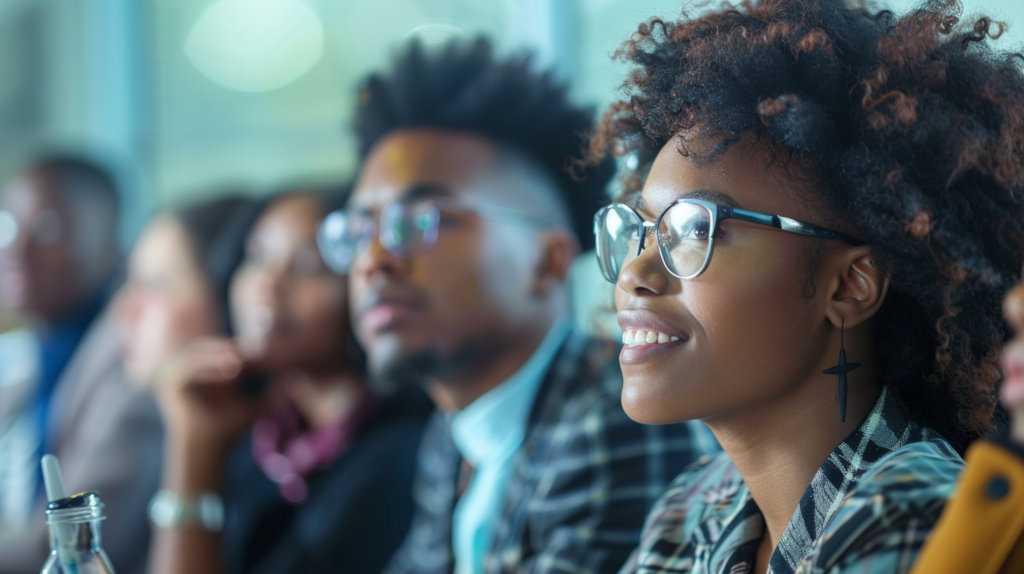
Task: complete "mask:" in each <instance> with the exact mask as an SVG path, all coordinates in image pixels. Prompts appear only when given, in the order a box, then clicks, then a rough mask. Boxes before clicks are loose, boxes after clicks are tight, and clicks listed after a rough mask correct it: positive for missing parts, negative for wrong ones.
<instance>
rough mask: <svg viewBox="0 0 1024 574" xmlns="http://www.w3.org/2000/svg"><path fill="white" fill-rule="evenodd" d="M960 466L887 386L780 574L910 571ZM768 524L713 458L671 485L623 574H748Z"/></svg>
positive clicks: (782, 556)
mask: <svg viewBox="0 0 1024 574" xmlns="http://www.w3.org/2000/svg"><path fill="white" fill-rule="evenodd" d="M962 467H963V461H962V460H961V459H960V456H959V455H957V454H956V452H955V451H954V450H953V448H952V447H950V446H949V444H948V443H947V442H946V441H945V440H944V439H943V438H942V437H940V436H939V435H938V434H937V433H935V432H934V431H931V430H929V429H926V428H922V427H920V426H918V425H917V424H915V423H914V422H913V421H911V419H910V416H909V413H908V412H907V411H906V409H905V408H904V407H903V405H902V404H900V402H899V401H898V399H897V398H896V396H895V395H894V394H893V392H892V391H891V390H890V389H889V388H888V387H885V388H883V390H882V393H881V395H880V396H879V398H878V402H877V403H876V404H875V406H874V408H873V409H872V411H871V413H870V414H869V415H868V417H867V419H866V420H865V421H864V423H863V424H862V425H861V426H860V428H858V429H857V430H856V431H854V433H853V434H851V435H850V436H849V437H847V438H846V440H844V441H843V442H842V444H840V445H839V446H838V447H836V449H835V450H834V451H832V453H831V454H830V455H829V457H828V459H827V460H826V461H825V463H824V464H823V465H822V466H821V468H820V469H818V472H817V473H816V474H815V476H814V479H813V480H812V481H811V484H810V486H808V487H807V490H806V491H805V492H804V494H803V497H802V498H801V499H800V503H799V505H798V507H797V510H796V512H795V513H794V514H793V517H792V518H791V519H790V521H789V524H788V526H787V527H786V530H785V531H784V532H783V533H782V539H781V540H780V541H779V545H778V547H777V548H776V550H775V553H774V554H773V555H772V558H771V562H770V563H769V568H768V572H769V573H774V574H793V573H798V574H819V573H828V574H853V573H855V572H858V573H860V572H864V573H867V572H871V573H873V574H895V573H905V572H909V571H910V568H911V565H912V564H913V562H914V559H915V558H916V557H917V553H918V552H919V551H920V550H921V546H922V545H923V544H924V541H925V538H926V537H927V536H928V533H929V532H930V531H931V529H932V527H933V526H934V525H935V523H936V521H937V520H938V518H939V515H940V514H941V512H942V509H943V507H944V506H945V503H946V500H947V499H948V498H949V497H950V495H951V493H952V491H953V488H954V486H955V484H956V480H957V476H958V475H959V474H960V470H961V469H962ZM763 536H764V518H763V517H762V515H761V512H760V510H758V508H757V504H756V503H755V502H754V499H753V498H751V495H750V490H749V489H748V488H747V487H746V485H745V484H744V483H743V477H741V476H740V474H739V472H738V471H737V470H736V467H735V466H734V465H733V464H732V462H731V461H730V460H729V458H728V457H727V456H725V455H724V454H721V455H718V456H715V457H708V459H707V460H704V461H702V462H701V463H700V464H699V465H696V466H695V467H694V468H692V469H690V470H688V471H687V472H686V473H684V474H682V475H680V476H679V478H677V479H676V480H675V482H673V484H672V486H671V487H670V488H669V490H668V491H667V492H666V493H665V495H664V496H663V497H662V499H661V500H660V501H658V504H657V506H656V508H655V510H654V511H653V512H652V513H651V515H650V516H649V517H648V519H647V524H646V526H645V527H644V534H643V541H642V542H641V544H640V547H639V548H638V549H637V551H636V552H635V553H634V554H633V556H631V557H630V560H629V562H628V563H627V565H626V566H625V567H624V568H623V569H622V572H623V573H634V572H636V573H644V574H651V573H655V572H658V573H675V574H683V573H686V574H711V573H714V574H745V573H747V572H751V571H752V570H753V569H752V565H753V564H754V561H755V557H756V553H757V548H758V545H759V544H760V542H761V539H762V537H763Z"/></svg>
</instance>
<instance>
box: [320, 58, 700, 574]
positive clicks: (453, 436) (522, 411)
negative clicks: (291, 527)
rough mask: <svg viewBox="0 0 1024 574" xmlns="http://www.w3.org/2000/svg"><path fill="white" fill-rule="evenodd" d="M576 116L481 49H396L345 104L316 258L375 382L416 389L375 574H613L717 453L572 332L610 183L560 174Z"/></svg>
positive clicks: (574, 141)
mask: <svg viewBox="0 0 1024 574" xmlns="http://www.w3.org/2000/svg"><path fill="white" fill-rule="evenodd" d="M591 129H592V114H591V112H590V111H589V110H586V109H580V108H578V107H576V106H574V105H572V104H571V103H570V102H569V101H568V98H567V95H566V90H565V88H564V87H563V86H562V85H560V84H559V83H557V82H556V81H554V79H553V78H552V77H551V76H550V75H546V74H541V73H538V72H535V71H534V70H532V69H531V66H530V62H529V59H528V58H525V57H522V58H513V59H509V60H504V61H501V60H497V59H495V58H494V56H493V54H492V50H491V47H490V45H489V44H488V43H487V42H486V41H484V40H478V41H476V42H472V43H458V42H457V43H452V44H449V45H447V46H445V47H443V48H441V49H440V50H439V51H437V52H429V51H428V50H426V49H425V48H423V47H422V46H421V45H420V44H418V43H414V44H412V45H411V46H410V47H409V48H408V49H407V50H406V51H405V52H404V53H403V54H402V55H401V56H400V57H399V58H398V59H397V60H396V61H395V63H394V69H393V70H392V71H391V72H390V73H388V74H374V75H372V76H370V78H369V79H368V80H367V81H366V83H365V84H364V86H363V88H362V89H361V91H360V93H359V108H358V111H357V113H356V130H357V132H358V134H359V138H360V145H361V152H362V160H363V163H362V168H361V172H360V175H359V178H358V182H357V185H356V188H355V190H354V193H353V195H352V198H351V200H350V201H349V204H348V206H347V207H346V208H345V209H344V210H342V211H339V212H335V213H334V214H332V215H331V216H329V217H328V218H327V219H326V220H325V222H324V225H323V228H322V230H321V251H322V252H323V253H324V256H325V259H326V260H327V261H329V262H330V263H331V264H332V266H333V267H334V268H335V269H336V270H338V271H339V272H343V273H348V274H349V278H350V279H349V280H350V285H351V288H350V305H351V309H352V317H353V321H354V327H355V331H356V334H357V336H358V338H359V340H360V342H361V343H362V344H363V346H364V347H365V348H366V351H367V355H368V359H369V363H370V369H371V373H372V374H373V375H374V376H375V378H376V380H377V381H379V382H381V383H389V384H392V385H401V384H408V383H411V382H415V383H419V384H422V385H424V386H425V388H426V389H427V390H428V392H429V393H430V395H431V396H432V398H433V399H434V402H435V404H436V405H437V407H438V408H439V413H438V414H437V415H436V416H435V417H434V420H433V422H432V424H431V425H429V427H428V429H427V431H426V434H425V437H424V440H423V442H422V444H421V446H420V451H419V470H418V477H417V482H416V487H415V489H414V496H415V499H416V503H417V505H418V510H417V514H416V516H415V518H414V523H413V528H412V530H411V531H410V533H409V535H408V537H407V539H406V541H405V544H404V545H403V547H402V548H401V549H400V550H399V552H398V554H397V555H396V556H395V557H394V558H393V559H392V562H391V564H390V566H389V568H388V569H387V571H388V572H390V573H393V574H395V573H404V572H415V573H441V572H452V571H455V572H459V573H479V572H510V571H515V572H524V571H530V572H615V571H616V570H617V569H618V568H619V567H620V566H621V565H622V563H623V562H624V561H625V559H626V557H627V556H628V554H629V552H630V551H631V550H632V549H633V547H634V546H636V544H637V542H638V540H639V534H640V529H641V527H642V525H643V519H644V515H645V513H646V512H647V510H648V509H649V508H650V507H651V505H652V504H653V502H654V501H655V499H656V498H657V496H658V495H659V494H660V493H661V492H662V490H663V489H664V488H665V486H666V485H667V484H668V482H669V481H670V480H671V479H672V478H673V477H675V475H676V474H678V473H679V472H680V471H681V470H682V469H683V468H684V467H685V466H686V465H688V464H689V463H690V462H692V461H693V460H695V459H697V458H698V457H699V456H701V455H702V454H705V453H707V452H711V451H713V450H715V449H716V448H717V447H716V444H715V442H714V439H713V438H711V436H710V433H709V431H708V430H707V429H706V428H705V427H703V425H701V424H699V423H693V424H689V423H688V424H680V425H671V426H662V427H658V426H643V425H639V424H637V423H635V422H633V421H631V420H630V419H629V418H628V417H627V416H626V414H625V413H624V412H623V410H622V406H621V403H620V396H619V395H620V393H621V383H622V379H621V373H620V371H619V365H618V360H617V352H618V345H616V344H614V343H612V342H609V341H598V340H594V339H589V338H587V337H586V336H585V335H583V334H582V333H579V332H577V331H575V330H574V329H573V328H572V326H571V324H572V321H571V319H570V317H569V312H570V305H569V286H568V280H569V271H570V266H571V264H572V262H573V260H574V259H575V258H576V256H577V255H578V254H579V253H580V251H581V249H586V248H589V247H590V246H591V244H592V242H593V239H592V238H593V233H592V225H593V224H592V218H593V214H594V212H595V210H596V209H597V207H598V206H599V205H600V204H601V203H603V202H604V201H605V198H606V196H605V186H606V184H607V182H608V180H609V177H610V175H611V172H612V171H613V170H612V169H610V168H609V166H608V165H605V166H603V167H602V169H600V170H590V171H589V172H584V173H569V171H568V170H567V167H566V166H567V165H569V162H570V160H571V158H572V157H573V156H575V155H578V154H580V150H581V146H582V142H583V139H582V138H583V136H584V134H585V133H586V132H588V131H589V130H591Z"/></svg>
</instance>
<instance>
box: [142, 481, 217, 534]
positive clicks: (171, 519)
mask: <svg viewBox="0 0 1024 574" xmlns="http://www.w3.org/2000/svg"><path fill="white" fill-rule="evenodd" d="M149 520H150V522H152V523H153V525H154V526H156V527H157V528H165V529H171V528H183V527H188V526H199V527H201V528H202V529H204V530H207V531H209V532H220V531H221V529H222V528H224V501H223V500H221V497H220V495H219V494H217V493H215V492H198V493H191V494H178V493H177V492H174V491H171V490H160V491H158V492H157V493H156V494H155V495H154V496H153V500H151V501H149Z"/></svg>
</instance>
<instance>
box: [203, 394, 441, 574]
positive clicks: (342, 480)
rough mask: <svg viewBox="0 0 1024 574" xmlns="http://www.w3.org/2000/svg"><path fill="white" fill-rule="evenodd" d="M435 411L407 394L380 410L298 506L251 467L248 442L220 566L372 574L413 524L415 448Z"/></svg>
mask: <svg viewBox="0 0 1024 574" xmlns="http://www.w3.org/2000/svg"><path fill="white" fill-rule="evenodd" d="M431 410H432V405H431V404H430V401H429V399H427V397H426V396H425V395H424V394H423V393H422V392H421V391H419V390H418V389H410V390H408V391H406V392H403V393H401V394H400V395H398V396H396V397H394V398H392V399H389V400H387V401H385V402H383V403H382V404H381V405H380V406H379V407H378V410H377V412H376V414H375V416H374V417H373V419H371V420H370V421H369V422H368V423H366V424H365V425H364V426H363V427H362V429H361V430H360V431H359V434H358V435H357V437H356V439H355V441H354V442H353V444H352V446H350V447H349V448H348V450H346V451H345V452H344V453H343V454H342V455H341V457H340V458H338V460H336V461H335V462H334V463H332V464H331V465H330V466H329V467H327V468H325V469H324V470H322V471H318V472H317V473H315V474H313V475H311V476H310V477H309V481H308V487H309V494H308V496H307V498H306V500H305V501H303V502H302V503H301V504H300V505H298V506H295V505H292V504H290V503H288V502H285V500H284V499H283V498H282V497H281V495H280V494H279V491H278V488H277V485H276V484H275V483H273V482H272V481H271V480H270V479H269V478H267V476H266V475H265V474H264V473H263V471H262V470H261V469H260V468H259V466H257V464H256V462H255V460H254V459H253V456H252V443H251V438H249V439H246V440H244V441H242V442H241V443H240V444H239V445H238V448H237V449H236V450H235V452H234V455H233V457H232V460H231V464H230V468H229V472H228V482H227V486H226V489H225V493H226V494H225V511H226V521H225V525H224V532H223V537H222V544H223V551H224V559H225V562H226V564H227V566H228V571H229V572H231V573H232V574H327V573H330V574H344V573H346V572H351V573H353V574H367V573H374V572H379V571H380V570H381V569H382V568H383V567H384V565H385V564H386V563H387V560H388V558H389V557H390V556H391V555H392V554H393V553H394V551H395V549H396V548H398V545H399V544H400V543H401V541H402V539H403V538H404V536H405V533H406V531H408V529H409V523H410V521H411V518H412V512H413V503H412V495H411V491H412V476H413V474H414V467H415V458H416V447H417V445H418V444H419V441H420V434H421V431H422V429H423V424H424V422H425V421H426V418H427V416H429V413H430V411H431Z"/></svg>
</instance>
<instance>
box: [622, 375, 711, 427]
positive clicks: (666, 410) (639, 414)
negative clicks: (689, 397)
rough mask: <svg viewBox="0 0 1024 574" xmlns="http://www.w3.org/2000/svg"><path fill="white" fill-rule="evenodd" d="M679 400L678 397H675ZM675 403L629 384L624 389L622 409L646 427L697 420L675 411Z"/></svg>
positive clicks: (688, 414) (687, 414)
mask: <svg viewBox="0 0 1024 574" xmlns="http://www.w3.org/2000/svg"><path fill="white" fill-rule="evenodd" d="M675 398H676V400H678V396H677V397H675ZM673 402H674V401H672V400H669V399H667V398H666V397H664V396H661V395H657V394H650V393H645V392H644V390H643V389H638V388H636V387H635V386H632V385H630V384H629V383H628V382H627V383H626V384H624V385H623V387H622V409H623V410H624V411H626V415H627V416H628V417H629V418H631V419H633V420H634V421H636V422H638V423H640V424H645V425H664V424H672V423H680V422H683V421H687V420H692V419H693V418H696V417H694V416H691V415H690V413H685V412H679V411H678V410H677V409H673V408H672V407H673V406H676V405H674V404H673Z"/></svg>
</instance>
